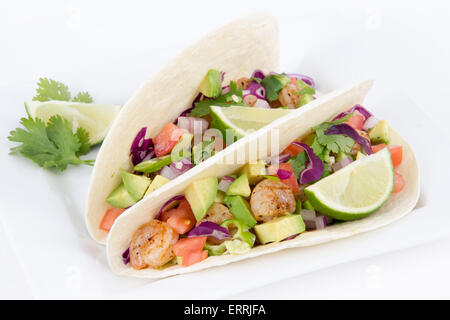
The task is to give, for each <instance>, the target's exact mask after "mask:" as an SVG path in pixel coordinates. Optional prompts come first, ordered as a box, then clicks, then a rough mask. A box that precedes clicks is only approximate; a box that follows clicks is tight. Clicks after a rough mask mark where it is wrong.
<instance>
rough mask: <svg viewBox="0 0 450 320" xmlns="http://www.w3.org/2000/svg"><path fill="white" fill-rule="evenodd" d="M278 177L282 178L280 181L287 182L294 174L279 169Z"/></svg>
mask: <svg viewBox="0 0 450 320" xmlns="http://www.w3.org/2000/svg"><path fill="white" fill-rule="evenodd" d="M277 176H278V178H280V180H286V179H289V178H290V177H291V176H292V172H291V171H287V170H283V169H278V171H277Z"/></svg>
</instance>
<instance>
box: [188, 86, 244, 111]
mask: <svg viewBox="0 0 450 320" xmlns="http://www.w3.org/2000/svg"><path fill="white" fill-rule="evenodd" d="M230 105H234V106H245V104H244V103H243V102H242V89H241V88H238V87H237V85H236V82H234V81H231V82H230V91H229V92H227V93H224V94H221V95H220V96H218V97H217V98H215V99H209V98H206V99H205V100H202V101H199V102H196V103H195V107H194V109H192V110H191V112H190V114H191V115H192V116H194V117H204V116H206V115H208V114H210V112H211V109H210V108H209V107H210V106H219V107H229V106H230Z"/></svg>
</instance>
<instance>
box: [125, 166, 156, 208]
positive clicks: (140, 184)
mask: <svg viewBox="0 0 450 320" xmlns="http://www.w3.org/2000/svg"><path fill="white" fill-rule="evenodd" d="M122 181H123V184H124V186H125V189H127V191H128V193H129V194H130V196H131V197H132V198H133V199H134V200H136V201H139V200H141V199H142V197H143V196H144V193H145V191H147V188H148V186H149V185H150V182H151V181H152V180H151V179H149V178H147V177H146V176H138V175H137V174H132V173H129V172H126V171H122Z"/></svg>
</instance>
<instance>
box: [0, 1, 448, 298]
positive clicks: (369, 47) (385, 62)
mask: <svg viewBox="0 0 450 320" xmlns="http://www.w3.org/2000/svg"><path fill="white" fill-rule="evenodd" d="M392 2H393V1H280V0H278V1H273V0H272V1H245V2H244V1H232V0H226V1H211V0H210V1H157V2H156V1H142V2H139V1H123V2H118V1H117V2H115V1H2V2H1V3H0V48H1V50H0V86H1V85H10V84H15V83H22V82H29V81H32V82H35V81H36V79H37V78H38V77H41V76H48V77H52V76H53V75H55V74H56V75H57V74H61V73H65V72H70V71H74V70H80V69H87V70H88V69H89V68H91V66H97V65H99V64H100V65H101V64H104V63H108V62H114V61H118V60H121V59H130V58H131V59H133V57H136V59H137V57H139V59H142V57H143V56H145V55H146V53H149V52H155V51H157V52H159V51H161V52H173V54H175V53H176V52H177V51H179V50H180V49H181V48H183V47H184V46H186V45H187V44H189V43H191V42H192V41H193V40H195V39H198V38H200V37H201V36H202V35H203V34H204V33H205V32H206V31H210V30H212V29H214V27H217V26H219V25H222V24H225V23H226V22H229V21H231V20H232V19H234V18H235V17H239V16H241V15H244V14H245V13H248V12H252V11H268V12H271V13H273V14H274V15H276V16H277V17H278V19H279V21H280V31H281V41H282V42H281V66H282V69H283V66H290V67H292V66H296V65H299V66H301V67H302V71H304V73H307V74H308V73H310V72H313V74H312V76H313V77H314V78H315V79H316V80H317V81H318V83H319V87H320V89H321V90H324V91H327V90H329V89H331V87H332V83H335V82H336V79H339V78H345V79H346V80H348V81H351V80H354V81H358V80H361V79H364V78H371V77H372V78H376V79H377V81H382V82H383V83H385V84H388V85H392V86H393V87H395V89H396V90H398V91H399V92H402V94H405V95H406V96H408V97H409V98H410V99H411V100H412V101H413V102H414V103H415V104H417V105H418V106H420V107H421V108H422V109H423V111H424V112H425V113H426V114H428V116H429V117H430V118H431V119H432V120H433V121H434V122H435V124H436V126H438V127H440V128H441V130H442V131H443V132H444V133H445V132H446V128H447V126H448V125H447V122H448V119H450V117H449V116H450V106H449V103H448V101H449V99H448V91H449V89H448V86H449V84H450V72H449V71H450V68H449V64H450V60H449V58H450V41H448V30H450V7H449V5H447V3H446V2H444V1H441V2H438V1H436V2H434V1H426V2H424V1H398V2H395V3H392ZM288 22H289V25H292V24H293V22H295V24H296V25H298V30H296V31H298V36H296V37H292V36H290V37H289V38H287V37H286V36H283V35H286V34H288V33H287V32H286V30H284V26H285V25H288ZM290 31H291V32H289V34H290V35H291V34H292V33H293V32H292V30H290ZM318 35H320V36H318ZM355 43H358V44H359V45H358V46H356V45H355ZM361 43H362V45H361ZM339 46H341V47H342V52H345V53H346V54H345V55H342V54H340V52H337V51H336V48H339ZM330 48H333V50H330ZM293 50H295V52H297V51H298V57H297V56H296V55H295V54H293V53H292V51H293ZM312 57H313V58H312ZM169 58H170V57H165V56H164V57H161V58H160V59H161V62H163V61H165V60H167V59H169ZM318 58H319V59H318ZM317 61H320V63H318V62H317ZM308 62H310V63H308ZM349 66H352V68H349ZM355 66H357V68H355ZM329 70H333V72H329ZM355 70H357V71H355ZM283 71H292V72H294V71H298V70H284V69H283ZM145 77H146V76H144V77H143V78H145ZM135 81H136V79H133V80H130V79H126V78H120V79H117V82H116V83H117V84H118V85H120V84H123V85H124V86H127V83H132V84H133V85H134V82H135ZM88 84H89V79H79V82H78V83H77V84H76V85H80V86H81V88H89V85H88ZM130 93H131V92H130ZM92 94H93V95H94V97H98V96H99V95H96V92H92ZM100 98H108V99H110V100H111V99H112V100H114V99H117V100H118V99H119V98H116V95H115V93H114V88H112V89H111V93H110V94H109V95H108V94H104V93H100ZM24 99H25V98H24ZM110 100H109V101H108V102H117V103H123V101H110ZM1 107H2V108H21V107H22V106H10V105H7V106H5V105H2V106H1ZM446 134H447V137H449V136H450V135H449V134H448V130H447V132H446ZM2 139H3V138H2ZM438 141H439V137H436V141H430V143H431V144H436V146H437V147H440V148H448V147H449V146H448V145H443V146H442V145H438ZM416 152H420V150H416ZM429 157H430V158H432V154H430V155H429ZM437 160H438V161H437V162H436V165H438V166H439V165H441V166H442V167H443V168H442V170H448V165H447V162H448V159H437ZM436 183H441V185H442V187H443V188H445V187H446V185H447V183H446V181H443V182H438V181H436ZM1 187H2V188H6V187H7V186H6V184H5V183H4V182H2V184H1ZM442 210H447V211H448V208H445V207H443V208H442ZM449 214H450V212H449ZM0 222H1V220H0ZM435 223H436V225H438V224H439V223H440V221H436V222H435ZM449 228H450V226H449ZM7 235H8V230H6V228H4V227H3V225H1V224H0V243H1V245H0V248H1V249H2V250H1V251H0V258H1V261H2V267H1V268H2V269H5V272H2V274H3V275H2V276H0V297H1V298H32V297H33V292H32V291H31V290H30V289H29V287H28V286H27V281H26V279H24V278H23V274H22V272H21V270H20V269H19V268H18V266H17V265H14V263H11V264H6V265H5V261H8V260H10V257H11V255H12V254H13V253H12V251H11V249H10V247H9V246H8V245H12V246H13V244H11V243H8V236H7ZM411 237H414V235H411ZM4 244H7V245H4ZM449 252H450V238H446V239H442V240H440V241H439V242H433V243H428V244H422V245H420V246H417V247H414V248H409V249H406V250H401V251H396V252H391V253H389V254H383V255H379V256H374V257H370V258H365V259H362V260H358V261H353V262H350V263H343V264H340V265H337V266H334V267H330V268H327V269H323V270H318V271H315V272H312V273H309V274H306V275H303V276H299V277H295V278H290V279H286V280H283V281H280V282H277V283H272V284H269V285H267V286H264V287H260V288H257V289H252V290H251V291H245V292H241V293H239V294H237V295H233V296H230V297H229V298H255V299H270V298H286V299H288V298H300V299H303V298H450V290H449V289H448V288H449V285H450V275H449V272H448V270H449V267H450V257H449ZM5 274H7V276H5ZM55 295H56V296H57V293H55Z"/></svg>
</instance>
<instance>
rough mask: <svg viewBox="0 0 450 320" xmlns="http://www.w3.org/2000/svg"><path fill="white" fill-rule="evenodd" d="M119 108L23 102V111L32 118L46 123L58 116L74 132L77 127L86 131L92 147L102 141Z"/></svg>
mask: <svg viewBox="0 0 450 320" xmlns="http://www.w3.org/2000/svg"><path fill="white" fill-rule="evenodd" d="M120 108H121V107H120V106H117V105H111V104H98V103H83V102H69V101H45V102H40V101H30V102H25V110H26V111H27V113H28V115H29V116H30V117H32V118H39V119H41V120H42V121H45V122H47V121H48V119H50V118H51V117H52V116H53V115H56V114H59V115H61V116H62V117H63V118H65V119H67V120H68V121H69V122H70V123H71V124H72V128H73V129H74V130H76V129H77V128H78V127H82V128H84V129H86V130H87V131H88V132H89V137H90V142H91V144H92V145H94V144H97V143H100V142H102V141H103V139H104V138H105V136H106V134H107V132H108V130H109V128H110V127H111V124H112V122H113V121H114V119H115V118H116V116H117V114H118V113H119V111H120Z"/></svg>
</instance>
